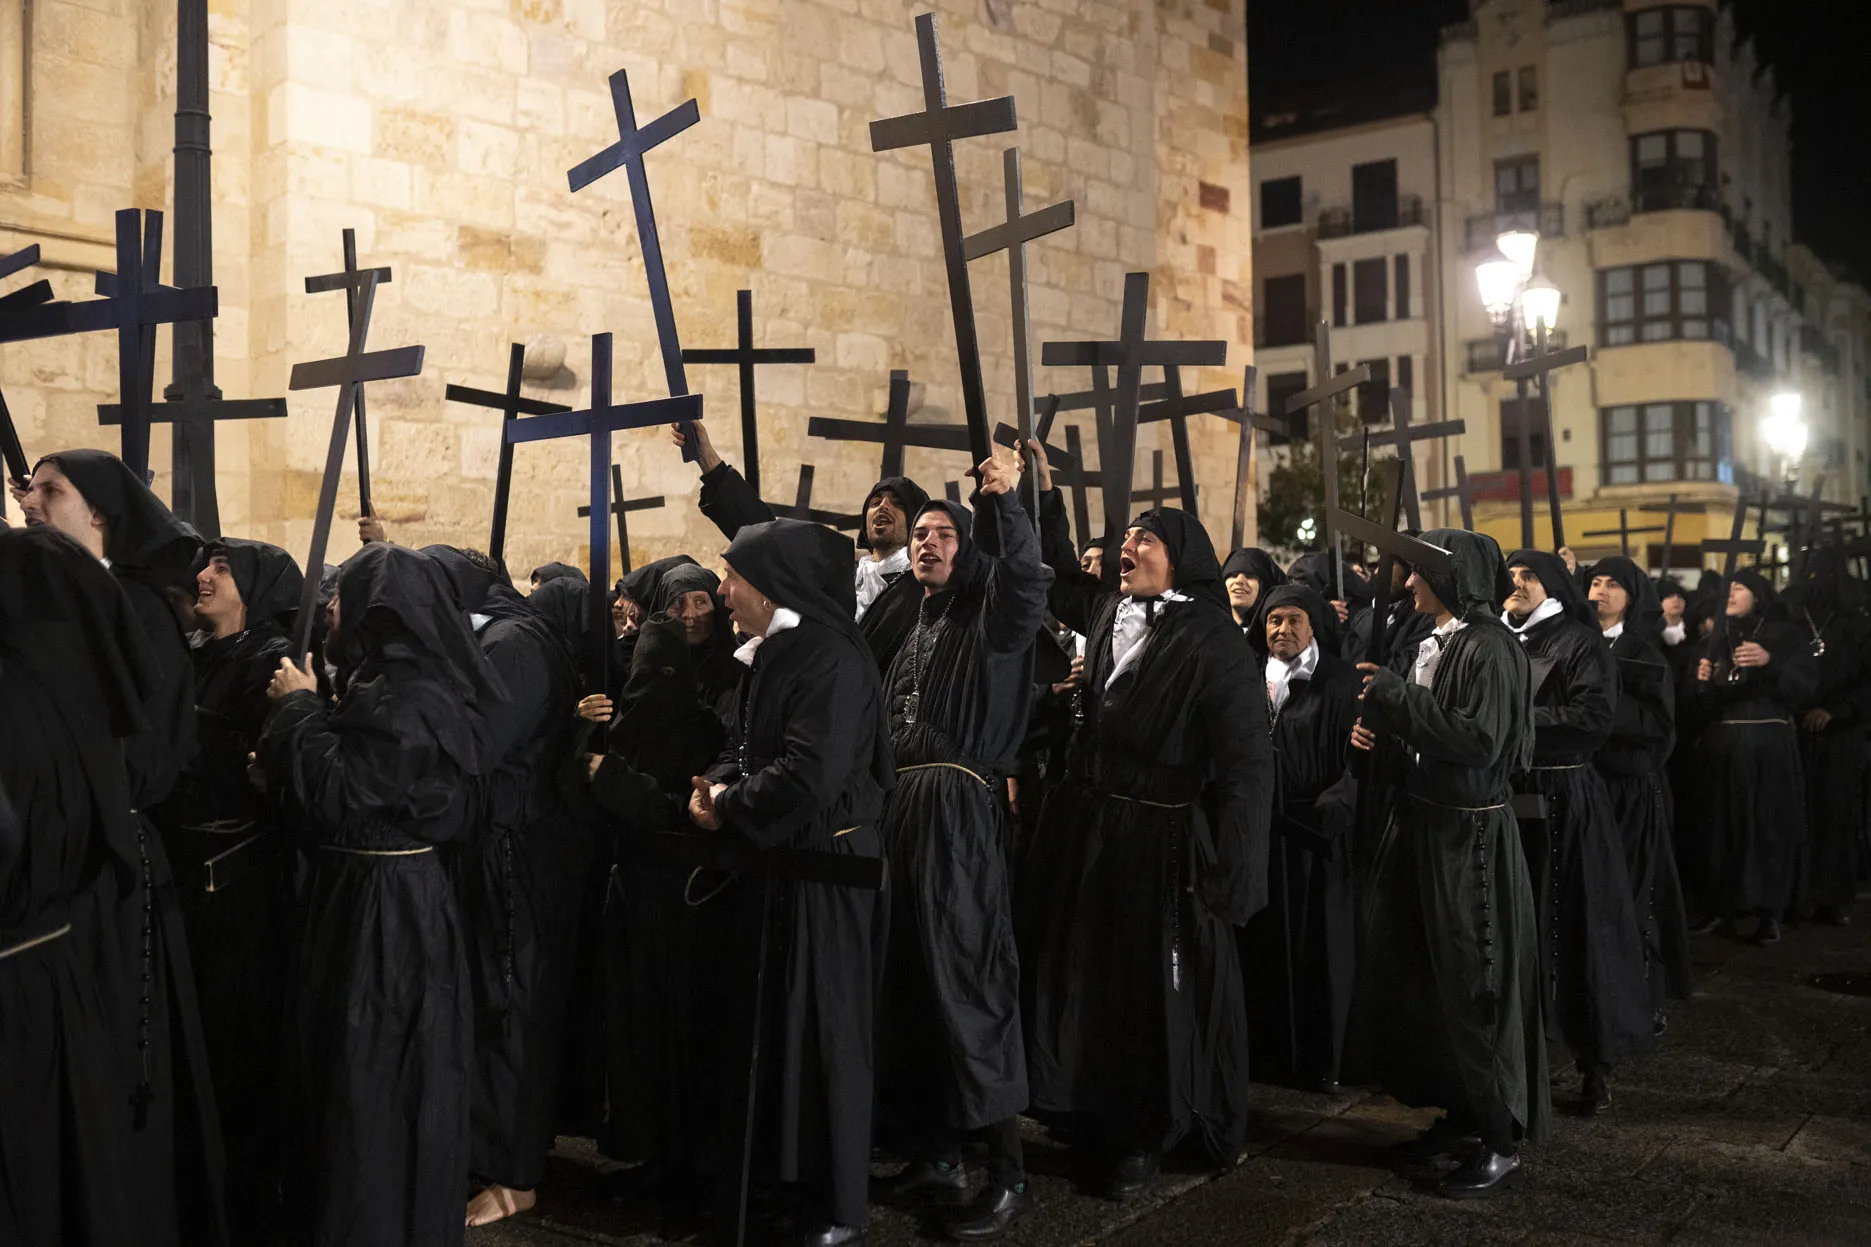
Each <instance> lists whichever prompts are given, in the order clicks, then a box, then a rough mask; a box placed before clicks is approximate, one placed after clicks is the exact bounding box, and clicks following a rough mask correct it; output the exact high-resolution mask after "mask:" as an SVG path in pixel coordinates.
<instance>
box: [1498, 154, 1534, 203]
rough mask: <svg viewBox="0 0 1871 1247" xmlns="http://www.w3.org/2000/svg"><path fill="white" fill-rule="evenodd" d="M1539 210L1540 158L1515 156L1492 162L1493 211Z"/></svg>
mask: <svg viewBox="0 0 1871 1247" xmlns="http://www.w3.org/2000/svg"><path fill="white" fill-rule="evenodd" d="M1539 208H1540V158H1539V157H1538V156H1515V157H1512V158H1511V159H1508V160H1497V161H1495V162H1494V210H1495V211H1496V212H1537V211H1539Z"/></svg>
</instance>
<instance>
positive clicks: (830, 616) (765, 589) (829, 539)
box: [725, 508, 921, 652]
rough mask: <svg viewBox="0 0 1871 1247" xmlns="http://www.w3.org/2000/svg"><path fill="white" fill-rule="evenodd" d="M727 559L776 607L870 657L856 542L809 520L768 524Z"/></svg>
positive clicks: (742, 535)
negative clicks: (855, 571) (861, 620)
mask: <svg viewBox="0 0 1871 1247" xmlns="http://www.w3.org/2000/svg"><path fill="white" fill-rule="evenodd" d="M920 509H921V508H918V510H920ZM725 557H726V559H727V561H728V565H729V566H731V567H732V568H733V569H734V570H735V571H736V572H738V573H739V574H740V577H741V579H743V580H745V581H746V582H747V583H748V584H750V585H752V586H753V587H754V588H756V589H758V590H760V592H761V593H762V594H764V595H765V596H766V598H767V600H768V601H770V602H772V603H773V604H774V605H775V606H784V607H786V608H787V609H788V610H792V611H797V612H798V613H799V616H800V617H801V618H802V619H810V620H812V621H813V622H814V623H819V624H823V625H825V626H826V627H828V628H835V629H837V630H838V631H839V632H841V633H843V634H844V635H845V636H847V637H849V638H851V640H852V642H853V643H854V644H856V645H857V646H858V648H859V649H860V650H864V651H866V652H868V649H869V647H868V646H867V645H866V644H865V641H864V637H863V634H861V633H860V632H859V631H858V626H857V622H856V617H857V613H858V597H857V582H856V578H855V577H853V576H852V574H851V568H852V565H853V564H854V563H855V562H856V559H857V550H856V548H855V547H854V546H853V545H852V542H851V538H849V537H846V536H844V535H843V534H841V533H837V532H834V531H833V530H831V529H829V528H825V527H822V526H821V525H818V524H809V523H806V522H805V521H804V520H767V521H765V522H764V523H760V524H749V525H748V526H747V527H745V528H743V529H741V531H740V532H739V533H738V534H736V536H735V538H734V541H733V543H732V544H731V545H729V546H728V551H727V554H726V556H725Z"/></svg>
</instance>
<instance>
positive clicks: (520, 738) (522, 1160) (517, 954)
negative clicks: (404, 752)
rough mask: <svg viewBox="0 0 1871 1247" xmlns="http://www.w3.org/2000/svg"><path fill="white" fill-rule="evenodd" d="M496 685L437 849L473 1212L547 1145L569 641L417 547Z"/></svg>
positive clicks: (574, 870) (529, 1200)
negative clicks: (486, 744)
mask: <svg viewBox="0 0 1871 1247" xmlns="http://www.w3.org/2000/svg"><path fill="white" fill-rule="evenodd" d="M422 553H423V555H425V556H426V557H428V558H430V559H433V560H435V562H436V563H437V564H439V565H440V567H441V569H442V573H443V575H444V576H445V577H446V578H447V580H448V583H449V586H450V588H451V590H452V591H453V594H454V599H455V604H456V606H457V607H458V608H459V609H460V610H462V611H464V612H466V613H467V616H468V621H469V624H470V626H471V627H472V628H473V629H474V633H475V638H476V640H478V641H479V643H480V648H481V653H482V654H483V655H485V657H486V659H487V663H488V665H489V666H490V667H492V668H493V671H494V674H495V676H496V677H497V678H498V680H499V682H500V686H501V687H502V688H503V689H505V690H506V696H505V697H504V698H503V699H501V700H500V701H499V702H498V703H496V704H495V705H494V706H493V707H491V708H490V709H491V713H490V714H489V718H490V720H491V722H492V725H493V729H494V732H493V752H492V754H491V755H490V759H489V760H490V761H492V762H493V764H494V765H493V769H492V770H491V771H486V772H483V774H482V776H481V778H480V781H479V783H478V784H477V786H476V788H477V792H476V796H477V809H476V816H475V821H476V826H475V827H474V829H473V833H472V839H471V841H470V842H469V843H467V844H465V845H461V846H459V847H458V848H457V849H455V850H454V851H453V852H451V853H450V855H449V857H448V858H447V860H446V865H447V866H448V868H449V871H450V873H451V875H452V876H453V878H454V881H455V892H456V895H457V897H458V898H459V901H460V904H461V912H462V916H463V918H464V920H465V921H466V923H467V927H468V934H469V938H470V940H471V941H472V943H473V947H474V955H473V957H472V958H471V959H470V962H469V978H470V981H471V982H472V984H473V987H474V1009H475V1044H474V1079H473V1118H472V1123H473V1124H472V1156H473V1160H472V1165H471V1169H472V1172H473V1173H474V1174H475V1176H476V1177H478V1178H481V1179H484V1180H486V1182H487V1183H488V1186H487V1189H486V1190H484V1191H483V1192H482V1193H481V1194H480V1195H478V1196H476V1197H475V1199H474V1200H473V1201H471V1202H470V1204H469V1206H468V1224H470V1225H485V1224H488V1223H489V1222H492V1221H497V1220H499V1219H501V1218H502V1217H505V1216H509V1215H511V1214H513V1213H515V1212H522V1211H525V1210H526V1209H527V1208H530V1207H532V1205H533V1200H534V1196H533V1188H534V1187H536V1186H537V1185H538V1184H539V1179H540V1177H541V1175H542V1174H543V1173H544V1172H545V1167H546V1153H547V1152H549V1151H550V1150H551V1149H552V1140H553V1101H554V1098H555V1096H556V1093H557V1090H558V1072H559V1057H560V1055H561V1050H562V1043H563V1036H564V1026H565V1015H566V1007H567V1002H568V999H569V994H570V991H571V983H572V979H571V962H572V956H573V953H574V951H575V949H574V945H575V942H576V940H577V936H578V929H577V927H576V925H575V924H573V923H571V922H568V921H566V915H568V914H572V913H576V912H577V907H578V902H579V898H580V897H581V896H582V895H583V893H584V887H585V874H586V872H587V871H588V870H589V868H590V864H591V857H592V846H591V835H590V831H589V829H588V828H586V827H584V826H581V825H579V824H577V823H576V822H575V821H574V820H573V819H572V818H571V817H570V814H569V812H568V811H567V809H566V807H565V802H564V800H563V798H562V797H561V796H560V793H559V779H560V770H561V768H562V767H563V766H564V765H565V764H566V762H567V760H568V758H569V757H570V755H571V752H572V737H573V733H574V730H575V727H576V720H575V719H574V717H573V714H572V711H573V707H574V706H576V705H577V703H578V683H577V671H576V668H575V667H574V666H573V663H572V655H571V652H570V651H569V650H568V649H567V648H566V646H565V644H564V643H563V641H562V640H561V639H560V637H559V635H558V634H557V633H556V632H555V631H554V630H553V628H552V627H551V625H550V624H548V623H547V622H546V621H545V620H544V619H542V618H541V617H540V616H539V613H538V612H537V611H536V610H533V609H532V608H530V607H528V606H527V605H526V600H525V599H524V598H522V597H521V596H520V595H519V594H518V593H517V592H515V591H514V589H513V586H512V585H510V584H508V583H507V578H506V576H505V574H504V573H502V572H501V571H500V569H499V567H498V566H496V565H495V563H494V562H493V560H492V559H490V558H488V557H487V556H486V555H485V554H481V553H479V552H478V551H467V550H459V549H456V548H455V547H453V546H426V547H424V548H423V550H422Z"/></svg>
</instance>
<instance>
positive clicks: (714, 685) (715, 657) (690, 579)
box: [650, 560, 743, 726]
mask: <svg viewBox="0 0 1871 1247" xmlns="http://www.w3.org/2000/svg"><path fill="white" fill-rule="evenodd" d="M720 593H721V578H720V577H719V576H717V575H715V574H714V573H713V572H711V571H709V570H708V569H707V568H706V567H703V566H702V565H701V564H699V563H696V562H694V561H692V560H691V561H690V562H688V563H685V564H681V565H678V566H675V567H671V568H670V569H669V570H668V571H667V572H665V573H664V574H663V577H662V580H661V582H660V583H659V584H658V585H657V586H656V594H655V597H654V598H653V599H652V601H651V604H650V611H651V613H652V614H653V615H661V616H664V617H666V618H671V619H674V620H676V621H677V622H679V623H680V624H681V625H682V631H683V637H684V639H685V640H686V641H687V642H688V646H689V651H690V657H691V661H690V664H689V669H690V671H691V673H692V677H693V679H694V681H695V688H696V693H697V695H698V696H700V698H701V699H702V701H703V702H705V703H707V704H708V705H709V706H711V707H713V709H714V711H715V713H716V714H717V715H718V716H719V717H720V719H721V722H722V724H723V725H724V726H725V725H727V724H729V723H732V722H733V721H734V690H735V688H736V687H737V686H738V685H739V684H740V679H741V671H742V670H743V668H742V666H741V665H740V664H739V663H737V662H735V661H734V625H733V623H732V621H731V620H730V619H729V618H728V612H727V610H726V609H725V608H724V607H723V606H722V605H721V597H720Z"/></svg>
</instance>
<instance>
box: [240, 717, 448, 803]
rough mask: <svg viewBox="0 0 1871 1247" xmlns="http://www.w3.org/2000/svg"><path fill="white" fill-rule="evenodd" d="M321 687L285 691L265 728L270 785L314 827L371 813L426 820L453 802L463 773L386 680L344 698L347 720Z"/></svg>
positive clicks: (264, 761)
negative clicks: (323, 698)
mask: <svg viewBox="0 0 1871 1247" xmlns="http://www.w3.org/2000/svg"><path fill="white" fill-rule="evenodd" d="M337 719H338V716H337V715H336V714H334V713H333V712H331V711H329V710H327V709H326V707H325V704H324V702H322V701H321V700H320V699H319V697H318V695H317V694H316V693H310V692H297V693H293V694H291V695H289V696H287V697H285V698H282V699H281V700H280V702H279V704H278V705H277V706H275V707H274V709H273V714H272V717H271V718H270V719H268V720H267V724H266V730H265V731H264V732H263V733H262V734H261V736H260V748H259V750H258V753H259V757H260V764H261V766H262V768H263V769H264V770H265V772H266V776H267V782H268V786H269V789H270V790H272V791H273V792H276V793H277V794H278V799H279V800H280V801H281V803H282V804H284V805H285V806H286V807H287V808H288V809H290V810H292V811H294V812H295V813H297V814H298V815H299V818H298V819H295V820H293V821H295V822H299V821H304V822H305V823H307V824H309V826H310V829H311V830H313V831H315V832H325V833H332V832H336V831H338V830H340V829H342V828H344V827H347V826H353V825H355V824H357V823H359V822H362V821H364V820H365V819H369V818H373V817H374V818H380V819H383V820H385V821H397V822H402V821H408V820H417V821H429V820H433V819H440V818H444V817H446V816H447V815H448V813H449V811H450V810H451V808H456V801H457V795H458V790H459V788H460V786H461V782H462V775H461V772H460V770H459V769H458V768H457V767H456V766H455V765H454V763H453V761H452V760H451V759H450V758H449V757H448V755H447V754H446V753H444V752H443V751H442V750H441V748H440V747H439V746H438V745H437V743H436V741H435V738H434V736H433V735H432V734H430V733H429V731H428V730H427V729H426V728H425V727H424V725H423V723H422V718H421V716H420V715H419V714H417V713H414V712H413V708H411V709H408V710H406V709H405V708H403V707H401V706H399V704H398V702H397V698H396V695H395V693H394V691H393V690H390V689H388V688H385V687H384V686H383V685H382V682H381V681H378V682H376V687H375V688H372V689H366V690H363V691H362V693H361V694H360V695H359V696H358V699H357V701H356V702H354V703H352V704H351V705H349V706H347V707H346V709H345V712H344V715H343V721H342V723H340V722H337V721H336V720H337Z"/></svg>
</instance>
